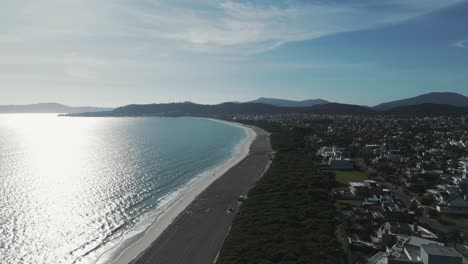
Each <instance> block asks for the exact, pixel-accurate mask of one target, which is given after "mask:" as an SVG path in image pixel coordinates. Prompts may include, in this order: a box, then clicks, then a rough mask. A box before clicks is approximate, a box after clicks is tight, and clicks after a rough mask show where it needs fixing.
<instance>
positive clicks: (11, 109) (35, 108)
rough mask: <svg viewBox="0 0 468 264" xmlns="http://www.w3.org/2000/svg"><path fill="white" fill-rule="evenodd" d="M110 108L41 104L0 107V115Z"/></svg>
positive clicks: (76, 111) (95, 110) (74, 111)
mask: <svg viewBox="0 0 468 264" xmlns="http://www.w3.org/2000/svg"><path fill="white" fill-rule="evenodd" d="M110 110H112V108H100V107H89V106H83V107H72V106H66V105H62V104H57V103H41V104H31V105H0V113H70V114H76V113H84V112H101V111H110Z"/></svg>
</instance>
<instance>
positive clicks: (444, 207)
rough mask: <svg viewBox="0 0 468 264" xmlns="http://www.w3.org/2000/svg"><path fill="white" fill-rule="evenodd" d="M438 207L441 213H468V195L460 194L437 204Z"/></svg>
mask: <svg viewBox="0 0 468 264" xmlns="http://www.w3.org/2000/svg"><path fill="white" fill-rule="evenodd" d="M436 209H437V211H438V212H439V213H443V214H458V215H468V201H467V195H464V196H463V197H461V196H458V197H456V198H453V199H451V200H449V201H447V202H446V203H441V204H439V205H437V206H436Z"/></svg>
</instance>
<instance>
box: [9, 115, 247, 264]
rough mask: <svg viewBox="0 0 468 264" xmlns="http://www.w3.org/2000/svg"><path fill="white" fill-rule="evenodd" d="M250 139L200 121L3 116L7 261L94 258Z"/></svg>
mask: <svg viewBox="0 0 468 264" xmlns="http://www.w3.org/2000/svg"><path fill="white" fill-rule="evenodd" d="M245 137H246V133H245V131H244V130H243V129H242V128H239V127H236V126H231V125H227V124H223V123H220V122H216V121H212V120H206V119H196V118H155V117H144V118H68V117H57V116H56V115H49V114H46V115H43V114H18V115H15V114H13V115H10V114H8V115H0V197H1V199H0V258H1V260H0V263H92V262H93V261H94V260H95V259H96V258H97V257H98V256H99V255H101V254H102V253H104V252H105V251H107V250H109V249H111V248H112V247H113V246H114V245H115V244H116V243H117V242H120V241H122V240H123V238H125V237H126V236H127V234H128V233H129V232H133V233H135V230H137V231H144V229H145V228H146V227H147V226H148V224H150V223H151V222H152V221H153V220H152V219H155V217H156V216H157V215H158V214H160V213H161V212H162V211H163V210H165V207H163V202H162V201H164V203H165V204H166V205H167V204H169V205H170V204H171V203H172V202H174V201H175V200H176V199H178V198H180V197H179V196H178V195H177V194H178V193H181V192H183V191H184V190H186V188H188V186H189V185H188V183H189V182H190V183H193V182H194V181H196V180H197V179H200V177H203V175H205V176H206V175H209V174H210V173H211V172H210V171H212V170H213V169H215V168H217V167H219V166H221V165H222V164H224V163H226V162H228V161H229V160H230V159H232V158H233V156H234V154H235V152H236V151H237V150H236V148H237V146H238V145H239V143H241V142H242V141H243V140H244V139H245Z"/></svg>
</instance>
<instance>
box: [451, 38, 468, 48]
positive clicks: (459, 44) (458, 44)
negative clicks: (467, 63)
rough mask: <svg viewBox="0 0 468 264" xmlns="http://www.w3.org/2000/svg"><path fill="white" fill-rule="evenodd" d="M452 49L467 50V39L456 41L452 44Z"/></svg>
mask: <svg viewBox="0 0 468 264" xmlns="http://www.w3.org/2000/svg"><path fill="white" fill-rule="evenodd" d="M452 46H453V47H457V48H462V49H468V39H462V40H457V41H455V42H454V43H452Z"/></svg>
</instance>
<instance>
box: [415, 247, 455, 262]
mask: <svg viewBox="0 0 468 264" xmlns="http://www.w3.org/2000/svg"><path fill="white" fill-rule="evenodd" d="M421 260H422V261H423V263H424V264H462V263H463V256H462V255H461V254H460V253H458V252H457V251H456V250H455V249H453V248H449V247H444V246H439V245H436V244H429V245H422V246H421Z"/></svg>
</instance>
